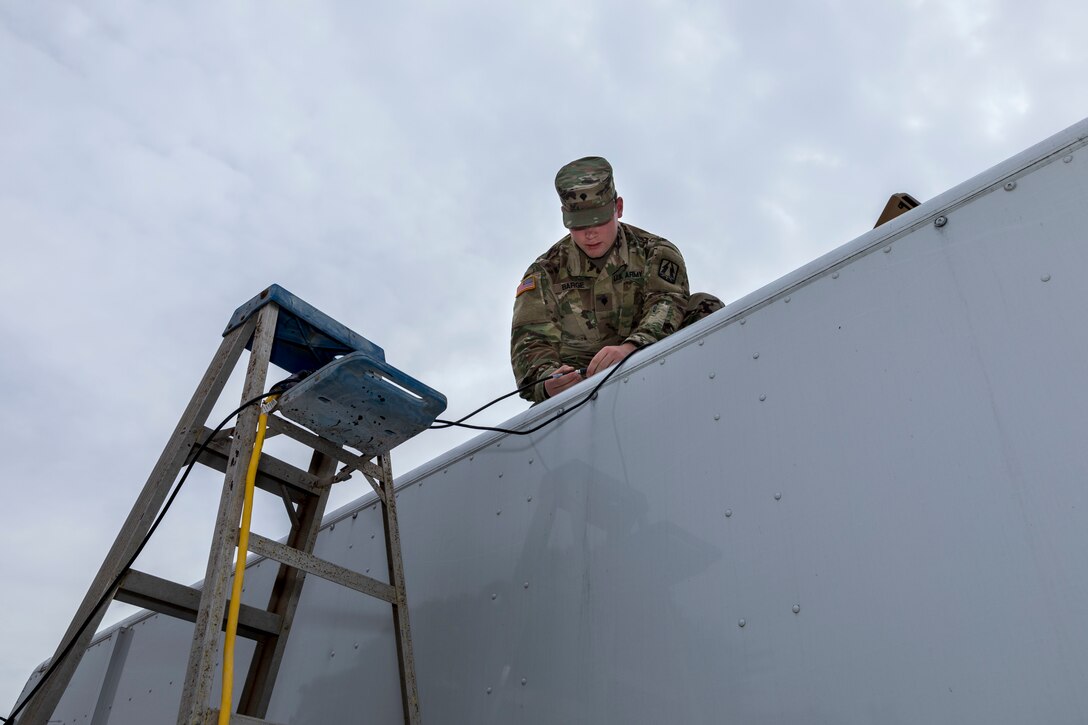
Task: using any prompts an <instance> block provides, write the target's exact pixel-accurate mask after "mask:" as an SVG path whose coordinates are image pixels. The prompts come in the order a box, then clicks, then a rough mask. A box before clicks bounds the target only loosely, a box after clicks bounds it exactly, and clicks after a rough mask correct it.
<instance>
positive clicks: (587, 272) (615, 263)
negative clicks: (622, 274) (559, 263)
mask: <svg viewBox="0 0 1088 725" xmlns="http://www.w3.org/2000/svg"><path fill="white" fill-rule="evenodd" d="M624 226H625V225H624V224H623V222H620V223H619V224H617V225H616V243H615V244H613V245H612V249H611V250H609V252H608V254H607V255H606V256H604V257H602V258H601V259H600V260H598V262H597V265H596V266H597V267H598V268H599V269H600V270H605V269H609V268H611V269H618V268H620V267H626V266H627V263H628V261H629V256H628V251H627V231H626V230H625V229H624ZM568 239H569V240H570V247H571V249H570V254H568V255H567V273H568V274H569V275H570V276H571V277H596V276H597V275H598V274H599V272H598V270H597V269H595V268H594V265H592V264H590V262H589V257H587V256H586V253H585V252H583V251H582V250H581V249H579V247H578V245H577V244H575V243H574V238H573V237H568Z"/></svg>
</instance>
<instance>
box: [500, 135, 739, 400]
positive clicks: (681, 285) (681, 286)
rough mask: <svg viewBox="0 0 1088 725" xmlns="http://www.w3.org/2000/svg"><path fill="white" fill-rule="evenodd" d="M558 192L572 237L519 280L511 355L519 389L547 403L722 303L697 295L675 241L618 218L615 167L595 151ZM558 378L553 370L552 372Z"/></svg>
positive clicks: (558, 180) (559, 178) (567, 171)
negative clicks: (580, 370)
mask: <svg viewBox="0 0 1088 725" xmlns="http://www.w3.org/2000/svg"><path fill="white" fill-rule="evenodd" d="M555 190H556V191H557V192H558V193H559V199H560V202H561V205H562V209H563V226H565V227H566V228H567V229H569V230H570V234H568V235H567V236H565V237H563V238H562V239H560V240H559V241H558V242H556V244H555V245H554V246H552V248H551V249H549V250H548V251H547V252H546V253H545V254H544V255H543V256H541V257H540V258H539V259H537V260H536V261H535V262H533V264H532V265H530V266H529V269H528V270H527V271H526V272H525V277H524V279H522V281H521V284H519V285H518V288H517V293H516V295H515V299H514V319H513V323H512V330H511V337H510V359H511V363H512V365H513V368H514V377H515V378H517V381H518V386H519V387H520V386H524V385H528V384H529V383H530V382H532V381H534V380H538V381H540V382H538V383H537V384H536V385H534V386H533V387H531V388H528V389H526V390H523V391H522V393H521V395H522V397H524V398H527V399H528V400H532V401H534V402H539V401H541V400H544V399H545V398H549V397H551V396H553V395H556V394H558V393H559V392H561V391H563V390H566V389H567V388H569V387H570V386H572V385H574V384H576V383H578V382H580V381H581V380H583V377H582V374H581V373H580V372H579V369H580V368H585V375H586V377H589V376H591V375H594V374H596V373H598V372H600V371H601V370H604V369H606V368H608V367H611V366H612V365H615V364H616V363H617V362H619V361H620V360H622V359H623V358H624V357H626V356H627V355H628V354H630V353H631V352H633V351H634V350H637V349H638V348H641V347H645V346H646V345H650V344H652V343H654V342H657V341H658V340H660V339H662V338H663V337H666V336H668V335H670V334H672V333H674V332H676V331H677V330H679V329H680V328H681V327H684V326H686V325H689V324H691V323H692V322H695V321H696V320H699V319H702V318H703V317H706V316H707V315H709V314H710V313H712V312H714V311H716V310H719V309H721V308H722V303H721V300H719V299H718V298H717V297H714V296H713V295H708V294H702V293H701V294H697V295H690V294H689V292H688V274H687V268H686V267H685V266H684V258H683V257H682V256H681V255H680V250H678V249H677V248H676V247H675V246H673V244H672V243H671V242H669V241H668V240H666V239H662V238H661V237H659V236H656V235H654V234H650V233H649V232H646V231H643V230H642V229H639V228H637V227H633V226H631V225H630V224H626V223H623V222H620V221H619V219H620V217H622V216H623V198H622V197H620V196H617V195H616V187H615V184H614V182H613V180H612V167H611V165H609V163H608V162H607V161H605V160H604V159H602V158H600V157H597V156H587V157H585V158H582V159H578V160H577V161H572V162H571V163H569V164H567V165H566V166H564V167H563V168H561V169H560V170H559V173H558V174H556V177H555ZM552 376H555V377H552Z"/></svg>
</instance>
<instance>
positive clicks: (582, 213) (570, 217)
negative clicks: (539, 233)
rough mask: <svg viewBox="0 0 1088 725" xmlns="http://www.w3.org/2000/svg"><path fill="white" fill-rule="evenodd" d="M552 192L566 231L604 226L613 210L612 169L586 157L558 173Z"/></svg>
mask: <svg viewBox="0 0 1088 725" xmlns="http://www.w3.org/2000/svg"><path fill="white" fill-rule="evenodd" d="M555 190H556V192H558V193H559V201H560V204H561V205H562V208H563V226H565V227H566V228H567V229H571V228H573V227H593V226H597V225H598V224H604V223H605V222H607V221H608V220H610V219H611V218H612V214H613V212H615V210H616V184H615V183H614V182H613V180H612V165H611V164H609V163H608V162H607V161H605V160H604V159H602V158H601V157H600V156H586V157H584V158H581V159H578V160H577V161H571V162H570V163H569V164H567V165H566V166H564V167H563V168H561V169H559V173H558V174H556V175H555Z"/></svg>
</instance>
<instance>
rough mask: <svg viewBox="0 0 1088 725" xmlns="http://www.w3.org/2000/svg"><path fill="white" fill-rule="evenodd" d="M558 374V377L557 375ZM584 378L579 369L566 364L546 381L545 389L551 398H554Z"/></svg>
mask: <svg viewBox="0 0 1088 725" xmlns="http://www.w3.org/2000/svg"><path fill="white" fill-rule="evenodd" d="M556 376H558V377H556ZM582 380H583V378H582V376H581V375H580V374H579V373H578V371H577V370H575V369H574V368H572V367H571V366H570V365H564V366H563V367H561V368H559V369H558V370H556V371H555V373H553V376H552V377H550V378H548V379H547V380H545V381H544V390H545V391H547V393H548V397H549V398H554V397H555V396H556V395H559V394H560V393H562V392H563V391H564V390H566V389H567V388H569V387H570V386H572V385H577V384H578V383H580V382H582Z"/></svg>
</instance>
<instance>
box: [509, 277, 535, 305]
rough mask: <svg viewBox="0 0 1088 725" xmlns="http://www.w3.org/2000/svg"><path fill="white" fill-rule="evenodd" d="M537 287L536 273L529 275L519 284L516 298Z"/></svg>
mask: <svg viewBox="0 0 1088 725" xmlns="http://www.w3.org/2000/svg"><path fill="white" fill-rule="evenodd" d="M535 289H536V275H529V276H528V277H526V278H525V279H523V280H521V284H519V285H518V291H517V294H515V295H514V299H517V298H518V297H521V295H522V293H523V292H528V291H530V290H535Z"/></svg>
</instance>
